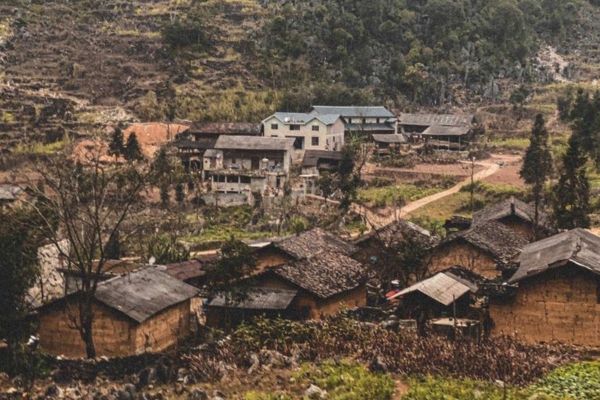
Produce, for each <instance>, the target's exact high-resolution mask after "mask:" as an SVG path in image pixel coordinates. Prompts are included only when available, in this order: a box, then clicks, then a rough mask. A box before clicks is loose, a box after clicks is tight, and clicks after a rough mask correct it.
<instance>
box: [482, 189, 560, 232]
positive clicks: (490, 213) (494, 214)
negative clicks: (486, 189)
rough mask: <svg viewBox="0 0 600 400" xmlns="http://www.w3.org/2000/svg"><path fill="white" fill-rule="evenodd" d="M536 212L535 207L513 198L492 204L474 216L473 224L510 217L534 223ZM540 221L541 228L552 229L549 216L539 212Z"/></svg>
mask: <svg viewBox="0 0 600 400" xmlns="http://www.w3.org/2000/svg"><path fill="white" fill-rule="evenodd" d="M534 215H535V210H534V208H533V206H531V205H529V204H527V203H525V202H523V201H521V200H519V199H517V198H515V197H514V196H511V197H510V198H508V199H506V200H504V201H501V202H500V203H496V204H492V205H490V206H488V207H485V208H484V209H482V210H480V211H477V212H476V213H474V214H473V224H474V225H475V224H479V223H482V222H486V221H493V220H499V219H502V218H505V217H509V216H516V217H519V218H521V219H522V220H524V221H528V222H531V223H533V221H534ZM538 221H539V224H540V226H542V227H545V228H547V229H549V228H550V217H549V216H548V214H546V213H544V212H542V211H539V212H538Z"/></svg>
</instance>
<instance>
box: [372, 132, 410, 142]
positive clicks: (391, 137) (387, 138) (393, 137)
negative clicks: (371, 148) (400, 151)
mask: <svg viewBox="0 0 600 400" xmlns="http://www.w3.org/2000/svg"><path fill="white" fill-rule="evenodd" d="M372 136H373V141H374V142H380V143H406V138H405V137H404V135H402V134H393V133H391V134H385V133H380V134H377V133H374V134H373V135H372Z"/></svg>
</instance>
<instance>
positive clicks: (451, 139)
mask: <svg viewBox="0 0 600 400" xmlns="http://www.w3.org/2000/svg"><path fill="white" fill-rule="evenodd" d="M471 134H472V129H471V127H470V126H445V125H431V126H430V127H429V128H427V129H425V131H424V132H423V138H424V139H425V144H426V145H427V146H431V147H433V148H435V149H445V150H464V149H465V148H466V147H467V146H468V145H469V144H470V142H471V139H472V135H471Z"/></svg>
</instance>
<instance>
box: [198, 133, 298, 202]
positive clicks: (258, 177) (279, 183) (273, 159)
mask: <svg viewBox="0 0 600 400" xmlns="http://www.w3.org/2000/svg"><path fill="white" fill-rule="evenodd" d="M294 140H295V139H293V138H279V137H257V136H229V135H221V136H219V139H217V141H216V143H215V146H214V148H213V149H209V150H206V151H205V152H204V156H203V171H204V178H205V179H206V180H208V181H209V182H210V188H211V191H213V192H219V193H247V192H262V193H265V192H266V193H267V194H270V193H272V192H275V193H277V192H278V191H279V190H282V189H283V185H284V184H285V182H286V181H287V179H288V178H289V171H290V165H291V162H292V153H293V151H294Z"/></svg>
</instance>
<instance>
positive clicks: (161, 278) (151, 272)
mask: <svg viewBox="0 0 600 400" xmlns="http://www.w3.org/2000/svg"><path fill="white" fill-rule="evenodd" d="M161 268H163V269H164V268H165V267H160V266H146V267H143V268H141V269H139V270H137V271H134V272H131V273H129V274H125V275H122V276H119V277H115V278H112V279H109V280H107V281H104V282H102V283H100V284H98V289H97V290H96V296H95V297H96V299H97V300H98V301H100V302H102V303H104V304H106V305H107V306H109V307H110V308H113V309H115V310H117V311H120V312H121V313H123V314H125V315H126V316H128V317H129V318H131V319H133V320H134V321H137V322H139V323H142V322H144V321H145V320H147V319H148V318H150V317H152V316H153V315H155V314H158V313H159V312H161V311H163V310H165V309H167V308H169V307H171V306H174V305H176V304H179V303H181V302H183V301H186V300H188V299H190V298H192V297H194V296H196V295H197V294H198V289H197V288H195V287H193V286H190V285H188V284H185V283H183V282H181V281H179V280H177V279H175V278H172V277H171V276H169V275H168V274H167V273H166V272H164V271H162V270H161Z"/></svg>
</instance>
